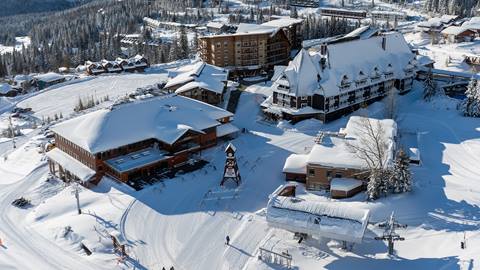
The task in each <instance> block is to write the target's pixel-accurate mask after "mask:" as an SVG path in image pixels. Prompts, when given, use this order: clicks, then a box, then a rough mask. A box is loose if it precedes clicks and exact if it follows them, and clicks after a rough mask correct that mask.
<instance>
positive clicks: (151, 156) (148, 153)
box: [105, 147, 171, 173]
mask: <svg viewBox="0 0 480 270" xmlns="http://www.w3.org/2000/svg"><path fill="white" fill-rule="evenodd" d="M170 157H171V156H169V155H168V152H166V151H162V150H159V149H156V148H152V147H149V148H145V149H142V150H139V151H136V152H133V153H129V154H127V155H123V156H118V157H115V158H112V159H109V160H107V161H105V163H107V164H108V165H109V166H110V167H112V168H113V169H115V170H116V171H117V172H120V173H123V172H128V171H131V170H134V169H137V168H141V167H144V166H147V165H149V164H154V163H156V162H159V161H161V160H165V159H168V158H170Z"/></svg>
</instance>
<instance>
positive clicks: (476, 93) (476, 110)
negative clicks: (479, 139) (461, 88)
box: [461, 77, 480, 117]
mask: <svg viewBox="0 0 480 270" xmlns="http://www.w3.org/2000/svg"><path fill="white" fill-rule="evenodd" d="M465 95H466V98H465V100H463V101H462V103H461V109H462V112H463V115H465V116H470V117H480V83H478V81H477V80H476V79H474V78H473V77H472V79H471V80H470V82H469V83H468V86H467V90H466V91H465Z"/></svg>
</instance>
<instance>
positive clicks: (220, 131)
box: [217, 123, 240, 138]
mask: <svg viewBox="0 0 480 270" xmlns="http://www.w3.org/2000/svg"><path fill="white" fill-rule="evenodd" d="M238 131H240V130H239V129H238V128H237V127H236V126H234V125H233V124H231V123H227V124H222V125H220V126H217V138H220V137H223V136H227V135H231V134H235V133H237V132H238Z"/></svg>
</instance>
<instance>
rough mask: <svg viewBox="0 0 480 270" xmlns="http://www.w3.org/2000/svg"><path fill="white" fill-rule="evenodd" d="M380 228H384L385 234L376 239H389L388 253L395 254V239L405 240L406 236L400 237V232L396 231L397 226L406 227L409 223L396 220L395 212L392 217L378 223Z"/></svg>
mask: <svg viewBox="0 0 480 270" xmlns="http://www.w3.org/2000/svg"><path fill="white" fill-rule="evenodd" d="M378 226H379V227H380V228H384V231H383V235H382V236H377V237H375V240H381V241H388V255H393V253H394V242H395V241H404V240H405V238H404V237H400V235H399V234H397V233H396V232H395V229H397V228H406V227H407V225H404V224H400V223H398V222H396V221H395V216H394V212H392V214H391V215H390V218H389V219H387V220H386V221H385V222H382V223H380V224H378Z"/></svg>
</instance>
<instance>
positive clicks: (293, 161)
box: [283, 154, 308, 174]
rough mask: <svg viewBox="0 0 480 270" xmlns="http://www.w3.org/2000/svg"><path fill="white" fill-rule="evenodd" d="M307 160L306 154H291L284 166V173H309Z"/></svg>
mask: <svg viewBox="0 0 480 270" xmlns="http://www.w3.org/2000/svg"><path fill="white" fill-rule="evenodd" d="M307 160H308V155H305V154H291V155H290V156H288V158H287V160H286V161H285V165H284V166H283V172H284V173H298V174H306V173H307Z"/></svg>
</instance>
